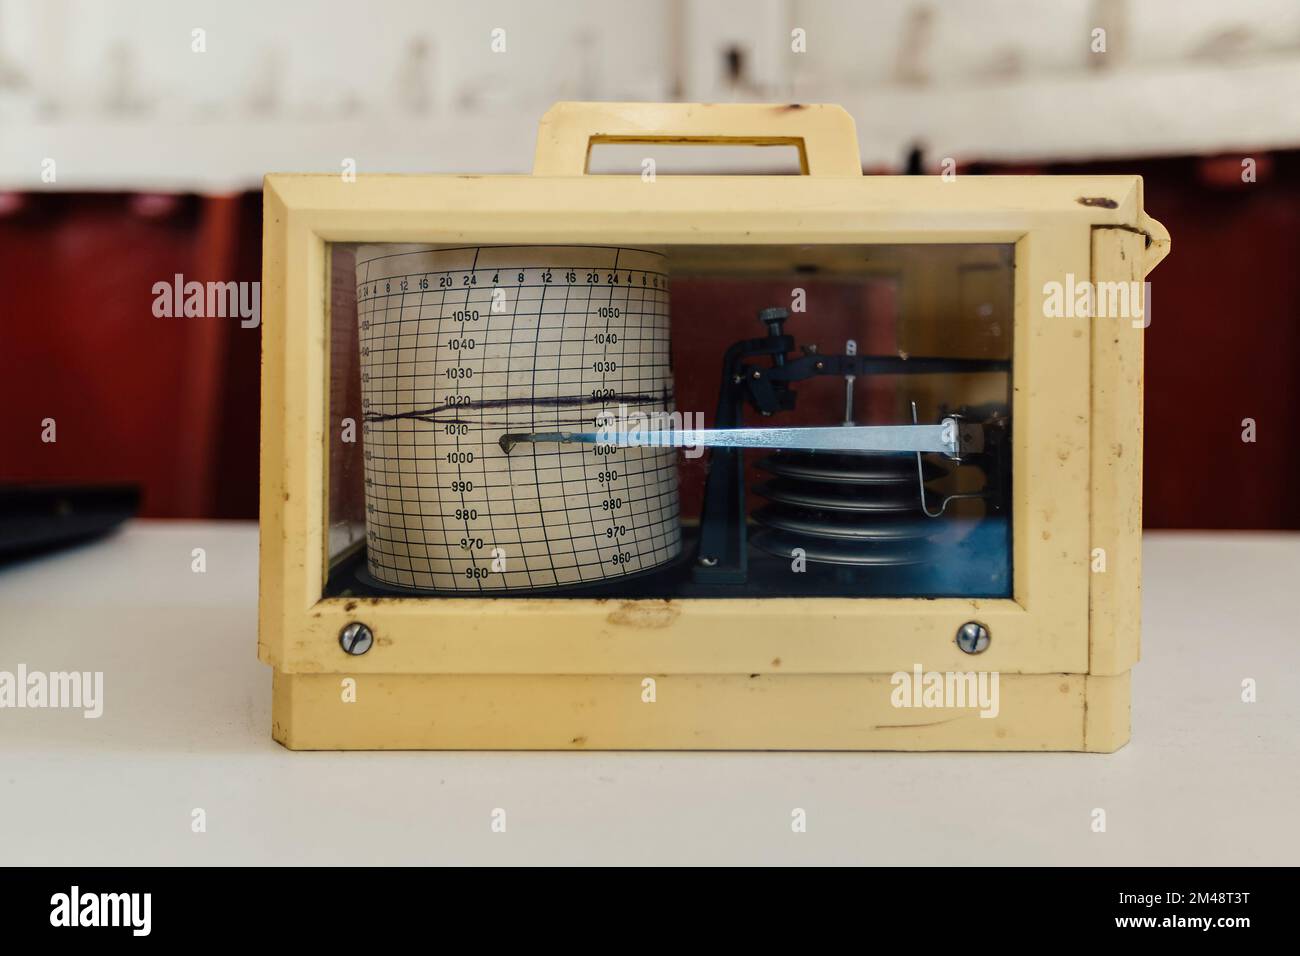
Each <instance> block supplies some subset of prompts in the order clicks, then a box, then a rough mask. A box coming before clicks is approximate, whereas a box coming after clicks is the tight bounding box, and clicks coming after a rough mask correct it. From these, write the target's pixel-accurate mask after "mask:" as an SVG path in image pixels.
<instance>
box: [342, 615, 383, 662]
mask: <svg viewBox="0 0 1300 956" xmlns="http://www.w3.org/2000/svg"><path fill="white" fill-rule="evenodd" d="M374 643H375V635H374V634H372V633H371V632H370V628H368V627H366V626H365V625H364V624H361V623H359V622H357V621H353V622H352V623H351V624H349V625H347V626H346V627H344V628H343V630H341V631H339V646H340V647H342V648H343V650H344V651H346V652H347V653H348V654H353V655H356V654H364V653H365V652H366V651H368V650H370V648H371V646H372V645H373V644H374Z"/></svg>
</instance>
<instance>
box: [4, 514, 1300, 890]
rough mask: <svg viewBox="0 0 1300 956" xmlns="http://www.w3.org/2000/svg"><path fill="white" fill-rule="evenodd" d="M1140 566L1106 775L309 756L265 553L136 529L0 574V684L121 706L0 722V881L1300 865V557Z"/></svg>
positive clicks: (25, 713) (933, 758) (1155, 560)
mask: <svg viewBox="0 0 1300 956" xmlns="http://www.w3.org/2000/svg"><path fill="white" fill-rule="evenodd" d="M1145 546H1146V550H1145V561H1146V569H1145V582H1146V598H1145V610H1144V613H1145V621H1144V635H1143V661H1142V663H1141V664H1139V665H1138V667H1137V669H1136V670H1135V671H1134V676H1133V698H1134V699H1133V741H1132V742H1131V743H1130V744H1129V745H1128V746H1127V747H1125V748H1124V749H1123V750H1121V751H1120V752H1119V753H1116V754H1112V755H1091V754H768V753H754V754H743V753H726V754H666V753H649V754H631V753H629V754H600V753H535V754H513V753H483V754H472V753H291V752H290V751H287V750H284V749H283V748H281V747H280V746H279V745H277V744H275V743H274V742H273V741H272V740H271V735H270V726H271V718H270V704H271V674H270V670H269V669H268V668H266V667H264V666H263V665H261V664H260V663H258V661H257V659H256V650H255V645H256V636H255V635H256V602H257V571H256V566H257V529H256V527H255V526H254V525H251V524H219V523H165V524H164V523H145V522H138V523H135V524H132V525H130V526H128V528H127V529H126V530H125V531H123V532H122V533H119V534H117V535H115V536H113V537H111V538H109V539H107V540H105V541H102V542H99V543H96V544H91V545H87V546H84V547H81V548H77V549H74V550H71V551H67V552H64V553H61V554H56V555H52V556H49V557H45V558H41V559H38V560H35V561H30V562H27V563H24V564H19V565H15V566H11V567H8V568H5V569H0V614H2V615H3V627H0V670H7V671H10V672H15V671H16V669H17V667H18V665H19V664H24V665H26V667H27V669H28V670H29V671H45V672H50V671H70V670H79V671H103V672H104V682H105V688H104V713H103V716H102V717H100V718H99V719H96V720H88V719H85V718H84V717H83V716H82V714H81V712H80V711H71V710H30V709H8V708H5V709H0V864H21V863H35V864H43V863H50V864H72V865H90V864H103V865H109V864H119V865H121V864H129V865H137V864H177V863H218V864H233V863H251V864H258V863H305V864H423V863H613V864H620V863H626V864H640V863H688V864H689V863H725V862H730V863H846V864H847V863H881V864H915V863H991V864H1009V863H1045V864H1153V865H1182V864H1256V863H1272V864H1281V863H1290V864H1295V863H1297V862H1300V822H1298V818H1297V795H1298V792H1300V759H1297V758H1298V757H1300V614H1298V613H1297V611H1296V610H1295V609H1294V608H1295V605H1294V603H1293V602H1294V601H1295V596H1296V591H1297V589H1298V588H1300V573H1298V572H1300V535H1295V534H1291V535H1282V534H1268V535H1265V534H1258V535H1255V534H1188V533H1163V534H1149V535H1147V537H1146V542H1145ZM194 548H203V549H205V551H206V558H207V570H206V572H205V573H202V574H198V573H194V572H193V571H192V570H191V562H192V558H191V553H192V550H193V549H194ZM1246 678H1253V679H1254V680H1255V681H1256V683H1257V687H1258V701H1257V702H1256V703H1243V702H1242V700H1241V685H1242V681H1243V680H1244V679H1246ZM796 807H798V808H802V809H804V810H805V811H806V814H807V832H805V833H794V832H792V830H791V826H790V821H791V812H792V810H793V809H794V808H796ZM195 808H202V809H203V811H204V813H205V815H206V832H203V833H195V832H192V828H191V820H192V814H193V811H194V810H195ZM497 808H503V809H505V810H506V821H507V826H506V832H504V833H496V832H493V830H492V828H491V819H492V813H493V811H494V810H495V809H497ZM1094 808H1103V809H1104V810H1105V811H1106V820H1107V828H1106V832H1104V833H1095V832H1093V830H1092V827H1091V824H1092V820H1093V816H1092V813H1093V810H1094Z"/></svg>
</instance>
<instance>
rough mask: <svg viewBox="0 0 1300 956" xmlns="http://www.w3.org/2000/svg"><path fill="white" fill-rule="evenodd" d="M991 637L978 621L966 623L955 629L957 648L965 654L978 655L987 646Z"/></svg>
mask: <svg viewBox="0 0 1300 956" xmlns="http://www.w3.org/2000/svg"><path fill="white" fill-rule="evenodd" d="M992 639H993V636H992V635H991V634H989V629H988V628H987V627H985V626H984V625H983V624H981V623H980V622H979V621H967V622H966V623H965V624H963V625H962V626H961V627H959V628H957V646H958V647H960V648H961V649H962V650H963V651H965V652H966V653H967V654H979V653H980V652H982V651H984V650H985V649H987V648H988V646H989V641H991V640H992Z"/></svg>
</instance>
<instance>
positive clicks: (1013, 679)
mask: <svg viewBox="0 0 1300 956" xmlns="http://www.w3.org/2000/svg"><path fill="white" fill-rule="evenodd" d="M909 676H911V675H909ZM648 679H652V680H653V681H654V683H653V685H651V684H648V683H647V680H648ZM349 681H354V682H355V684H349V683H348V682H349ZM273 684H274V698H273V706H272V724H273V728H272V732H273V735H274V737H275V739H276V740H277V741H279V742H280V743H281V744H283V745H284V746H286V747H288V748H289V749H291V750H895V751H927V750H988V751H995V750H1004V751H1005V750H1012V751H1015V750H1022V751H1023V750H1066V751H1088V752H1094V753H1111V752H1113V751H1115V750H1118V749H1119V748H1120V747H1122V746H1124V744H1125V743H1127V742H1128V739H1129V673H1128V672H1127V671H1125V672H1124V673H1122V674H1116V675H1110V676H1093V675H1089V674H1002V675H999V676H998V683H997V688H998V694H997V714H996V716H990V717H984V716H981V710H980V708H979V706H978V704H975V705H973V706H966V707H932V706H909V707H900V706H895V705H894V702H893V699H897V698H898V697H899V696H900V695H901V694H902V690H901V689H900V684H899V683H898V682H895V681H894V679H893V675H890V674H854V675H842V674H825V675H823V674H789V675H787V674H771V673H767V674H754V675H729V674H702V675H681V674H670V675H656V676H652V677H649V678H648V677H642V676H634V675H626V674H617V675H615V674H611V675H604V674H602V675H535V674H507V675H501V674H473V675H461V674H427V675H425V674H420V675H411V674H357V675H353V676H350V675H345V674H285V673H282V672H280V671H279V670H276V671H275V675H274V681H273ZM651 696H653V698H654V699H653V701H649V700H648V699H647V698H649V697H651ZM891 698H893V699H891ZM908 699H910V700H915V698H908ZM987 709H989V710H991V709H992V708H987Z"/></svg>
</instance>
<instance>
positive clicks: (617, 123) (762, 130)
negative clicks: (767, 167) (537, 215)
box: [533, 103, 862, 176]
mask: <svg viewBox="0 0 1300 956" xmlns="http://www.w3.org/2000/svg"><path fill="white" fill-rule="evenodd" d="M596 143H670V144H674V145H676V144H698V145H713V146H716V145H727V146H794V147H797V148H798V150H799V168H800V170H801V171H802V172H803V173H804V174H805V175H808V176H861V175H862V160H861V156H860V154H859V152H858V134H857V129H856V127H855V126H854V125H853V117H852V116H850V115H849V114H848V113H847V112H846V111H845V110H844V108H843V107H841V106H832V105H829V104H800V103H791V104H768V103H556V104H555V105H554V106H552V107H551V108H550V109H549V110H547V111H546V115H545V116H543V117H542V122H541V125H540V127H539V128H538V131H537V154H536V157H535V158H534V160H533V175H534V176H582V175H585V174H586V172H587V167H588V163H589V161H590V158H591V147H592V146H593V145H594V144H596Z"/></svg>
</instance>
